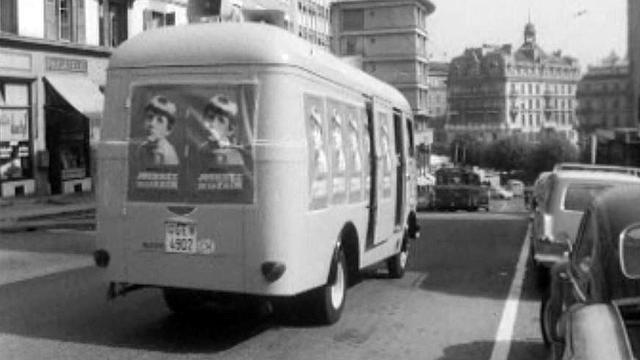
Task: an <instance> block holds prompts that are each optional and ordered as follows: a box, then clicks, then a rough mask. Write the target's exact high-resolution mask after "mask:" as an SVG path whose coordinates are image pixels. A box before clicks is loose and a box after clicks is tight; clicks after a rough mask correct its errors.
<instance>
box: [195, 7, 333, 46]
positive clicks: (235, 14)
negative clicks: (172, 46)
mask: <svg viewBox="0 0 640 360" xmlns="http://www.w3.org/2000/svg"><path fill="white" fill-rule="evenodd" d="M331 1H332V0H189V8H188V18H189V21H190V22H217V21H252V22H265V23H269V24H273V25H276V26H279V27H281V28H283V29H286V30H288V31H290V32H292V33H294V34H297V35H298V36H300V37H301V38H303V39H305V40H307V41H309V42H311V43H313V44H316V45H320V46H323V47H325V48H327V49H328V48H329V43H330V41H329V39H330V33H329V32H330V26H329V11H330V4H331Z"/></svg>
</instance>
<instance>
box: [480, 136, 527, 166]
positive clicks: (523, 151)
mask: <svg viewBox="0 0 640 360" xmlns="http://www.w3.org/2000/svg"><path fill="white" fill-rule="evenodd" d="M531 151H532V145H531V143H529V142H527V141H525V140H524V139H522V138H521V137H520V136H517V135H513V136H509V137H506V138H503V139H500V140H497V141H495V142H493V143H491V144H489V145H488V146H487V147H486V149H485V151H484V156H483V165H484V166H486V167H490V168H493V169H496V170H502V171H514V170H522V169H524V168H525V166H526V164H527V159H528V158H529V156H530V154H531Z"/></svg>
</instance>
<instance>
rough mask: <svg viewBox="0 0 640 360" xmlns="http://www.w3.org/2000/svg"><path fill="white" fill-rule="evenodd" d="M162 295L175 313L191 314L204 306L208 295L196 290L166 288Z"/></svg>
mask: <svg viewBox="0 0 640 360" xmlns="http://www.w3.org/2000/svg"><path fill="white" fill-rule="evenodd" d="M162 295H163V297H164V302H165V303H166V304H167V307H168V308H169V310H171V312H173V313H174V314H191V313H194V312H196V311H198V310H200V309H202V308H203V307H204V305H205V304H206V303H207V298H206V296H205V295H204V294H203V293H202V292H200V291H196V290H188V289H175V288H164V289H162Z"/></svg>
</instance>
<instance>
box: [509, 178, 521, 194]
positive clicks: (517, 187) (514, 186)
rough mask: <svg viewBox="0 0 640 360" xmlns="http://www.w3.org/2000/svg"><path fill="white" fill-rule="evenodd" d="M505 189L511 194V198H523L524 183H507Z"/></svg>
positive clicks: (511, 181)
mask: <svg viewBox="0 0 640 360" xmlns="http://www.w3.org/2000/svg"><path fill="white" fill-rule="evenodd" d="M507 188H508V189H509V191H511V192H512V193H513V196H524V183H523V182H522V181H520V180H515V179H511V180H509V181H507Z"/></svg>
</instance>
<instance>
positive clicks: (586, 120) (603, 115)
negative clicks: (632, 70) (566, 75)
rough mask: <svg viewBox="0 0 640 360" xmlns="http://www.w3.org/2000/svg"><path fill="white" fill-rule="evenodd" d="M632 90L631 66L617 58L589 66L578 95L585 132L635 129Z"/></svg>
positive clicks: (581, 120) (609, 58)
mask: <svg viewBox="0 0 640 360" xmlns="http://www.w3.org/2000/svg"><path fill="white" fill-rule="evenodd" d="M631 90H632V89H631V81H630V77H629V64H628V63H627V62H626V61H622V60H620V59H619V58H618V57H617V56H615V54H612V55H611V56H609V57H608V58H607V59H605V60H604V61H603V62H602V64H601V65H598V66H589V67H588V69H587V73H586V74H585V75H584V76H583V77H582V80H580V82H579V83H578V92H577V94H576V98H577V100H578V109H577V111H576V113H577V116H578V122H579V124H580V130H581V132H582V133H583V134H585V135H587V134H591V133H593V131H594V130H596V129H613V128H626V127H635V126H636V124H635V121H634V119H633V113H632V93H631Z"/></svg>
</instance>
